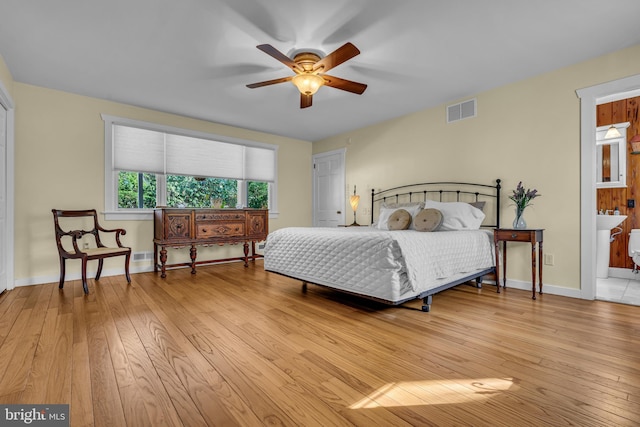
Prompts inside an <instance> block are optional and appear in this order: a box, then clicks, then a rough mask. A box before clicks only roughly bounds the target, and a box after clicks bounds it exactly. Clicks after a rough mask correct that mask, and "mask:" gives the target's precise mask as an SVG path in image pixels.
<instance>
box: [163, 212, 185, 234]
mask: <svg viewBox="0 0 640 427" xmlns="http://www.w3.org/2000/svg"><path fill="white" fill-rule="evenodd" d="M190 221H191V215H189V214H180V215H176V214H169V215H167V217H166V225H167V230H166V238H167V239H169V240H173V239H188V238H189V230H190Z"/></svg>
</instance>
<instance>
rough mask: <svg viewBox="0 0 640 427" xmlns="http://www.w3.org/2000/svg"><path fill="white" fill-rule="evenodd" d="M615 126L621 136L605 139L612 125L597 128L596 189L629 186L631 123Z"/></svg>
mask: <svg viewBox="0 0 640 427" xmlns="http://www.w3.org/2000/svg"><path fill="white" fill-rule="evenodd" d="M613 126H615V128H616V129H617V130H618V132H619V134H620V136H615V137H613V138H611V137H609V138H607V137H605V136H606V134H607V131H608V130H609V129H610V128H611V125H607V126H600V127H598V128H596V188H619V187H626V186H627V128H628V127H629V122H625V123H616V124H614V125H613Z"/></svg>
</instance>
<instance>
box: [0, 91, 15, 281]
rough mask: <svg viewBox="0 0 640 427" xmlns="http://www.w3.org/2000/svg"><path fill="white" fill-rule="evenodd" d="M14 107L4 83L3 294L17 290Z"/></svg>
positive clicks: (0, 141) (0, 156) (0, 115)
mask: <svg viewBox="0 0 640 427" xmlns="http://www.w3.org/2000/svg"><path fill="white" fill-rule="evenodd" d="M13 117H14V105H13V101H12V100H11V97H10V96H9V92H8V91H7V90H6V89H5V87H4V85H3V84H2V82H0V293H1V292H4V291H5V290H7V289H13V259H14V258H13V206H14V203H13V185H14V184H13V176H14V174H13V159H14V155H13V153H14V147H13V121H14V120H13Z"/></svg>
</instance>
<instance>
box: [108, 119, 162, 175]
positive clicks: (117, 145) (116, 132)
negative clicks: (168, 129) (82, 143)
mask: <svg viewBox="0 0 640 427" xmlns="http://www.w3.org/2000/svg"><path fill="white" fill-rule="evenodd" d="M164 157H165V152H164V133H162V132H155V131H151V130H146V129H137V128H133V127H128V126H119V125H114V126H113V168H114V169H115V170H123V171H135V172H148V173H160V174H162V173H164V169H165V167H164Z"/></svg>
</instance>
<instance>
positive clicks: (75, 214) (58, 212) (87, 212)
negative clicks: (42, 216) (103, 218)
mask: <svg viewBox="0 0 640 427" xmlns="http://www.w3.org/2000/svg"><path fill="white" fill-rule="evenodd" d="M51 212H52V213H53V222H54V225H55V233H56V243H57V245H58V250H63V251H64V250H65V249H64V246H63V244H62V238H63V237H64V236H70V237H71V238H73V237H75V238H76V239H78V240H80V239H82V236H84V235H85V234H92V235H93V236H94V237H95V239H96V244H97V245H98V247H99V246H102V243H101V242H100V235H99V234H98V230H100V228H101V227H100V225H99V224H98V214H97V212H96V210H95V209H84V210H62V209H51ZM83 217H90V218H92V219H93V221H92V222H93V225H92V228H91V229H90V230H85V229H84V228H82V229H78V230H68V231H65V230H63V229H62V227H61V226H60V218H83Z"/></svg>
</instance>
